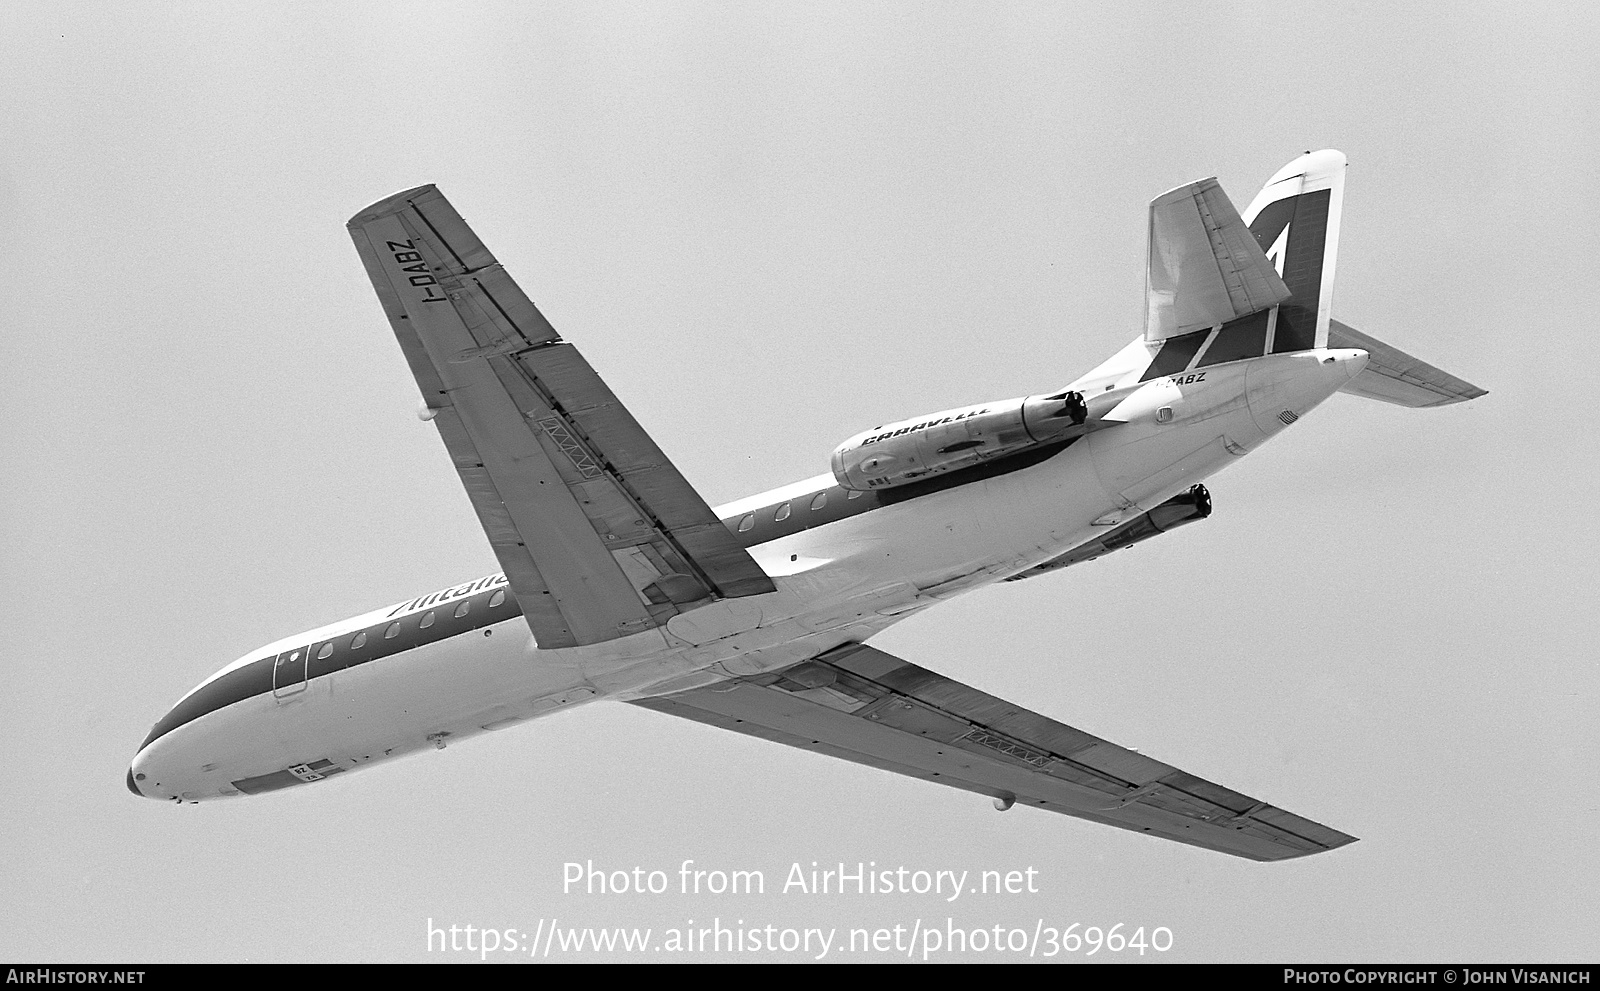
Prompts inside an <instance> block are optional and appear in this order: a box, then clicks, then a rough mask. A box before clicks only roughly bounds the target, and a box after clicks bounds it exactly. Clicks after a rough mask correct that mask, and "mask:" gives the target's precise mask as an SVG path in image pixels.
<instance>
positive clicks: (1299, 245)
mask: <svg viewBox="0 0 1600 991" xmlns="http://www.w3.org/2000/svg"><path fill="white" fill-rule="evenodd" d="M1345 167H1346V162H1345V157H1344V155H1343V153H1341V152H1337V151H1333V150H1332V149H1328V150H1324V151H1314V152H1307V153H1306V154H1304V155H1301V156H1300V157H1299V158H1297V159H1295V160H1294V161H1292V162H1290V163H1289V164H1288V165H1285V166H1284V167H1283V168H1281V169H1279V170H1278V172H1277V173H1276V174H1275V175H1273V177H1272V178H1271V179H1269V180H1268V181H1267V184H1266V186H1265V187H1263V188H1262V190H1261V192H1260V193H1258V194H1257V195H1256V198H1255V199H1254V200H1253V201H1251V203H1250V206H1249V208H1248V209H1246V210H1245V212H1244V214H1243V218H1244V222H1245V224H1246V225H1248V226H1249V228H1250V233H1252V234H1254V235H1255V237H1256V243H1257V244H1259V245H1261V250H1262V251H1263V252H1265V253H1266V255H1267V258H1268V259H1270V260H1271V261H1272V262H1273V263H1274V265H1276V266H1277V269H1278V274H1279V275H1280V276H1282V278H1283V281H1284V282H1285V283H1286V284H1287V285H1288V286H1289V292H1290V296H1289V298H1288V299H1287V300H1284V302H1283V303H1281V304H1279V306H1278V309H1277V312H1276V313H1275V314H1274V315H1273V318H1272V319H1271V320H1270V321H1269V327H1268V330H1267V343H1266V351H1268V352H1269V353H1280V354H1281V353H1283V352H1287V351H1305V350H1308V349H1310V348H1322V347H1327V346H1328V319H1329V317H1330V315H1331V311H1332V306H1333V276H1334V266H1335V263H1336V262H1337V260H1338V248H1339V218H1340V214H1341V213H1342V212H1343V209H1344V175H1345Z"/></svg>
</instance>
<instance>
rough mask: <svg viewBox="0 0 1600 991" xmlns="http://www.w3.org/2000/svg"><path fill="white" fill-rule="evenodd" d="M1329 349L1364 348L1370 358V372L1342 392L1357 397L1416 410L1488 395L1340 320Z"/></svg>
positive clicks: (1330, 333)
mask: <svg viewBox="0 0 1600 991" xmlns="http://www.w3.org/2000/svg"><path fill="white" fill-rule="evenodd" d="M1328 347H1330V348H1360V349H1361V350H1363V351H1365V352H1367V354H1368V355H1369V356H1370V357H1369V358H1368V359H1367V367H1366V369H1365V370H1363V371H1362V372H1361V374H1360V375H1357V376H1356V377H1355V378H1353V379H1351V380H1350V382H1349V384H1347V385H1346V386H1345V387H1344V388H1342V389H1340V390H1339V391H1340V392H1348V393H1350V394H1351V395H1353V396H1364V397H1366V398H1367V399H1377V400H1379V401H1381V402H1385V403H1394V404H1395V405H1396V406H1410V407H1412V408H1414V409H1415V408H1420V407H1424V406H1448V405H1450V404H1451V403H1464V402H1466V401H1467V400H1469V399H1477V398H1478V397H1479V396H1486V395H1488V392H1487V391H1485V390H1483V389H1480V388H1478V387H1477V386H1475V385H1473V384H1472V383H1470V382H1464V381H1462V380H1461V379H1458V378H1456V377H1455V376H1454V375H1451V374H1449V373H1448V372H1444V371H1440V370H1439V369H1437V368H1435V367H1433V366H1432V365H1430V364H1428V363H1427V362H1426V361H1423V360H1421V359H1419V358H1413V357H1411V355H1409V354H1406V353H1405V352H1404V351H1402V350H1400V349H1399V348H1397V347H1391V346H1389V345H1387V344H1385V343H1383V342H1382V341H1380V340H1378V339H1377V338H1376V337H1372V336H1371V335H1368V334H1363V333H1362V332H1361V331H1359V330H1356V329H1355V328H1354V327H1351V326H1350V325H1348V324H1343V323H1340V322H1339V321H1337V320H1330V321H1329V323H1328Z"/></svg>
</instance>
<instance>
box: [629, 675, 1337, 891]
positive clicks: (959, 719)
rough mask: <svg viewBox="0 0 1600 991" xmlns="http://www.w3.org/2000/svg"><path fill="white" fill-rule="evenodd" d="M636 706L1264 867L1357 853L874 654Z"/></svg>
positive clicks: (1225, 793) (1297, 820) (1171, 771)
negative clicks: (1344, 851) (1327, 852)
mask: <svg viewBox="0 0 1600 991" xmlns="http://www.w3.org/2000/svg"><path fill="white" fill-rule="evenodd" d="M633 704H634V705H638V706H641V707H643V708H646V709H654V710H656V711H658V712H665V713H670V714H672V715H675V716H682V717H684V718H686V719H693V720H695V721H696V722H702V723H707V724H709V725H712V726H720V727H722V728H724V729H731V730H733V731H735V732H738V733H746V734H748V735H750V736H757V737H760V738H762V739H764V740H772V741H775V742H777V743H785V744H788V745H789V746H791V747H798V748H800V749H802V750H813V751H816V752H818V753H824V754H829V755H831V756H834V757H842V758H844V759H845V760H848V761H854V762H855V763H857V764H866V765H868V766H870V767H876V768H881V769H882V770H885V771H893V772H895V773H896V774H904V775H908V776H910V777H914V778H922V779H924V780H926V781H932V782H935V783H937V784H944V785H950V786H952V787H955V788H964V789H966V790H967V791H975V792H978V793H980V794H983V795H989V796H991V797H993V798H995V799H998V800H1000V801H1001V802H1006V803H1009V802H1020V803H1022V804H1024V805H1031V806H1035V807H1037V808H1041V809H1044V810H1046V811H1048V812H1059V813H1063V814H1065V815H1070V816H1077V817H1078V818H1080V819H1088V820H1091V821H1093V822H1099V823H1104V824H1106V825H1108V826H1117V827H1119V828H1121V829H1127V830H1132V831H1134V832H1140V833H1148V834H1150V835H1151V836H1159V837H1161V838H1163V839H1169V840H1176V841H1178V842H1179V843H1189V844H1192V845H1194V846H1199V847H1205V848H1206V849H1208V850H1217V851H1220V852H1222V853H1229V854H1233V855H1234V856H1237V857H1248V858H1249V859H1251V860H1286V859H1288V858H1290V857H1303V856H1306V855H1307V854H1312V853H1321V852H1322V851H1324V850H1332V849H1334V848H1335V847H1341V846H1344V845H1345V844H1346V843H1353V842H1355V837H1354V836H1347V835H1345V834H1344V833H1341V832H1339V831H1338V830H1335V829H1329V828H1328V827H1327V826H1323V825H1320V824H1318V823H1315V822H1312V821H1311V820H1309V819H1302V818H1301V817H1299V816H1297V815H1292V814H1290V813H1288V812H1285V811H1283V810H1282V809H1278V808H1274V807H1273V806H1271V805H1268V804H1267V803H1265V802H1261V801H1257V800H1256V799H1253V798H1250V797H1248V796H1245V795H1241V794H1239V793H1238V792H1236V791H1230V790H1228V789H1227V788H1223V787H1222V786H1220V785H1215V784H1212V783H1211V782H1209V781H1206V780H1203V779H1201V778H1197V777H1195V776H1194V775H1192V774H1186V773H1184V772H1183V771H1180V770H1178V769H1177V768H1175V767H1172V766H1171V765H1168V764H1163V763H1161V762H1160V761H1157V760H1152V759H1150V758H1149V757H1146V756H1144V755H1143V754H1140V753H1137V752H1136V751H1133V750H1127V749H1125V748H1123V747H1119V746H1117V745H1116V744H1113V743H1107V742H1106V741H1105V740H1102V739H1100V738H1099V737H1095V736H1090V735H1089V734H1088V733H1085V732H1083V731H1082V730H1077V729H1073V728H1072V727H1071V726H1067V725H1064V724H1062V723H1058V722H1056V721H1055V720H1053V719H1049V718H1047V717H1045V716H1041V715H1039V714H1038V713H1036V712H1029V711H1028V710H1027V709H1024V708H1022V707H1021V706H1017V705H1013V704H1012V703H1010V702H1007V701H1005V700H1004V699H998V698H995V697H994V696H993V695H985V694H984V693H983V692H980V691H977V690H976V689H973V688H969V687H967V686H966V685H963V684H961V683H960V682H958V681H952V680H951V679H949V678H946V677H943V676H942V675H938V674H935V673H934V672H932V671H929V670H927V669H926V668H920V667H917V666H916V665H915V664H911V663H909V662H907V661H903V660H901V659H900V658H898V657H895V656H894V655H892V654H887V653H884V652H883V651H881V650H876V649H874V648H872V647H867V646H864V645H862V644H846V645H844V646H843V647H838V648H836V649H834V650H831V651H829V652H827V653H825V654H823V655H821V656H820V657H818V658H816V659H814V660H811V661H806V662H803V663H801V664H798V665H795V666H793V667H790V668H786V669H784V670H782V671H778V672H774V673H772V674H766V675H756V676H751V677H746V678H737V679H734V680H732V681H727V682H721V683H718V684H715V685H711V686H709V687H706V688H696V689H692V690H690V691H687V692H679V693H677V694H674V695H666V696H661V697H657V698H645V699H639V700H637V701H635V702H634V703H633Z"/></svg>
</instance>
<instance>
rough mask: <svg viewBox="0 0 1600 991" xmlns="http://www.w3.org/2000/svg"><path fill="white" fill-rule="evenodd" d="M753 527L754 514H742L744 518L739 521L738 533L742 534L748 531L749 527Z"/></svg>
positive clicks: (754, 521) (754, 522)
mask: <svg viewBox="0 0 1600 991" xmlns="http://www.w3.org/2000/svg"><path fill="white" fill-rule="evenodd" d="M755 525H756V514H755V513H745V514H744V518H743V519H741V520H740V521H739V532H740V533H744V532H745V531H746V530H748V529H750V528H751V527H753V526H755Z"/></svg>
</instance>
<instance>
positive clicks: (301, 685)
mask: <svg viewBox="0 0 1600 991" xmlns="http://www.w3.org/2000/svg"><path fill="white" fill-rule="evenodd" d="M310 650H311V649H310V648H309V647H296V648H294V649H293V650H286V651H284V652H283V653H281V654H279V655H278V657H277V660H275V661H273V662H272V697H273V698H276V699H286V698H289V697H291V696H293V695H295V694H297V693H299V692H303V691H305V689H306V655H307V654H308V653H310Z"/></svg>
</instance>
